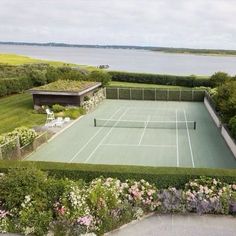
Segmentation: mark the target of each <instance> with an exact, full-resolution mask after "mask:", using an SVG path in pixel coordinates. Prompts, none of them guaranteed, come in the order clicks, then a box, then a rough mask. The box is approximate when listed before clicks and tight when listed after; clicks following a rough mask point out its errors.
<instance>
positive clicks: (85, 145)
mask: <svg viewBox="0 0 236 236" xmlns="http://www.w3.org/2000/svg"><path fill="white" fill-rule="evenodd" d="M121 109H122V107H121V108H119V109H118V110H117V111H116V112H115V113H114V114H113V115H112V116H111V117H110V118H109V119H108V120H107V122H108V121H110V120H111V119H112V118H113V117H114V116H115V115H116V114H117V113H118V112H119V111H120V110H121ZM102 129H104V127H101V128H99V130H98V131H97V132H96V133H95V134H94V135H93V136H92V137H91V138H90V139H89V140H88V142H87V143H85V144H84V145H83V147H82V148H80V150H79V151H78V152H76V153H75V155H74V156H73V157H72V158H71V160H70V161H69V163H71V162H72V161H73V160H74V159H75V158H76V156H77V155H78V154H80V153H81V152H82V151H83V150H84V149H85V148H86V147H87V145H88V144H89V143H90V142H91V141H92V140H93V139H94V138H95V137H96V136H97V135H98V134H99V133H100V132H101V131H102Z"/></svg>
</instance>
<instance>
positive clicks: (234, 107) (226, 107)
mask: <svg viewBox="0 0 236 236" xmlns="http://www.w3.org/2000/svg"><path fill="white" fill-rule="evenodd" d="M214 98H215V101H216V105H217V107H218V108H219V110H220V112H221V114H222V118H223V121H225V122H226V123H228V122H229V120H230V119H231V118H232V117H233V116H235V114H236V81H233V80H232V81H229V82H226V83H224V84H222V85H220V86H219V87H218V93H217V95H216V96H215V97H214Z"/></svg>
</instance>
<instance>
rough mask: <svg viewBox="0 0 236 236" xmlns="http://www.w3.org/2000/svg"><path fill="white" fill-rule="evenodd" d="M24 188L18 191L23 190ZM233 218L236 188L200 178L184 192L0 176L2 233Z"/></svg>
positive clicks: (35, 175) (32, 172)
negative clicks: (154, 216)
mask: <svg viewBox="0 0 236 236" xmlns="http://www.w3.org/2000/svg"><path fill="white" fill-rule="evenodd" d="M19 186H20V188H19ZM189 212H192V213H198V214H221V215H228V214H235V213H236V183H232V184H227V183H224V182H221V181H220V180H218V179H215V178H207V177H200V178H198V179H192V180H189V181H188V182H186V183H185V185H184V186H183V187H182V188H179V189H178V188H176V187H175V186H169V187H168V188H160V187H158V186H156V185H154V184H150V183H148V182H147V181H145V180H143V179H142V180H140V181H135V180H125V181H121V180H119V179H113V178H102V177H100V178H96V179H93V180H92V181H90V182H88V183H85V182H84V181H82V180H81V179H76V180H71V179H55V178H54V177H49V176H47V174H46V173H45V172H42V171H40V170H38V169H37V168H35V167H34V165H31V166H29V167H28V168H17V169H11V170H9V172H8V173H7V174H1V176H0V232H14V233H22V234H24V235H27V234H33V235H45V234H47V233H48V232H51V233H53V234H54V235H59V233H60V235H80V234H84V233H95V234H97V235H103V234H104V233H106V232H109V231H112V230H114V229H116V228H119V227H120V226H121V225H124V224H127V223H128V222H131V221H133V220H136V219H140V218H142V217H143V216H145V215H147V214H150V213H159V214H160V213H189Z"/></svg>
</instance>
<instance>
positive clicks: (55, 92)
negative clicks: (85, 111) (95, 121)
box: [29, 80, 102, 109]
mask: <svg viewBox="0 0 236 236" xmlns="http://www.w3.org/2000/svg"><path fill="white" fill-rule="evenodd" d="M101 85H102V84H101V83H100V82H87V81H74V80H58V81H55V82H53V83H50V84H47V85H43V86H40V87H36V88H32V89H30V90H29V92H30V93H31V94H32V95H33V103H34V108H35V109H37V108H39V107H41V106H42V105H48V106H51V105H54V104H60V105H63V106H67V105H72V106H81V105H82V104H83V102H84V98H85V97H86V96H88V97H91V96H93V94H94V93H95V92H96V91H97V90H98V89H99V88H100V87H101Z"/></svg>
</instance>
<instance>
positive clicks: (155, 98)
mask: <svg viewBox="0 0 236 236" xmlns="http://www.w3.org/2000/svg"><path fill="white" fill-rule="evenodd" d="M156 100H157V88H155V101H156Z"/></svg>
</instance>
